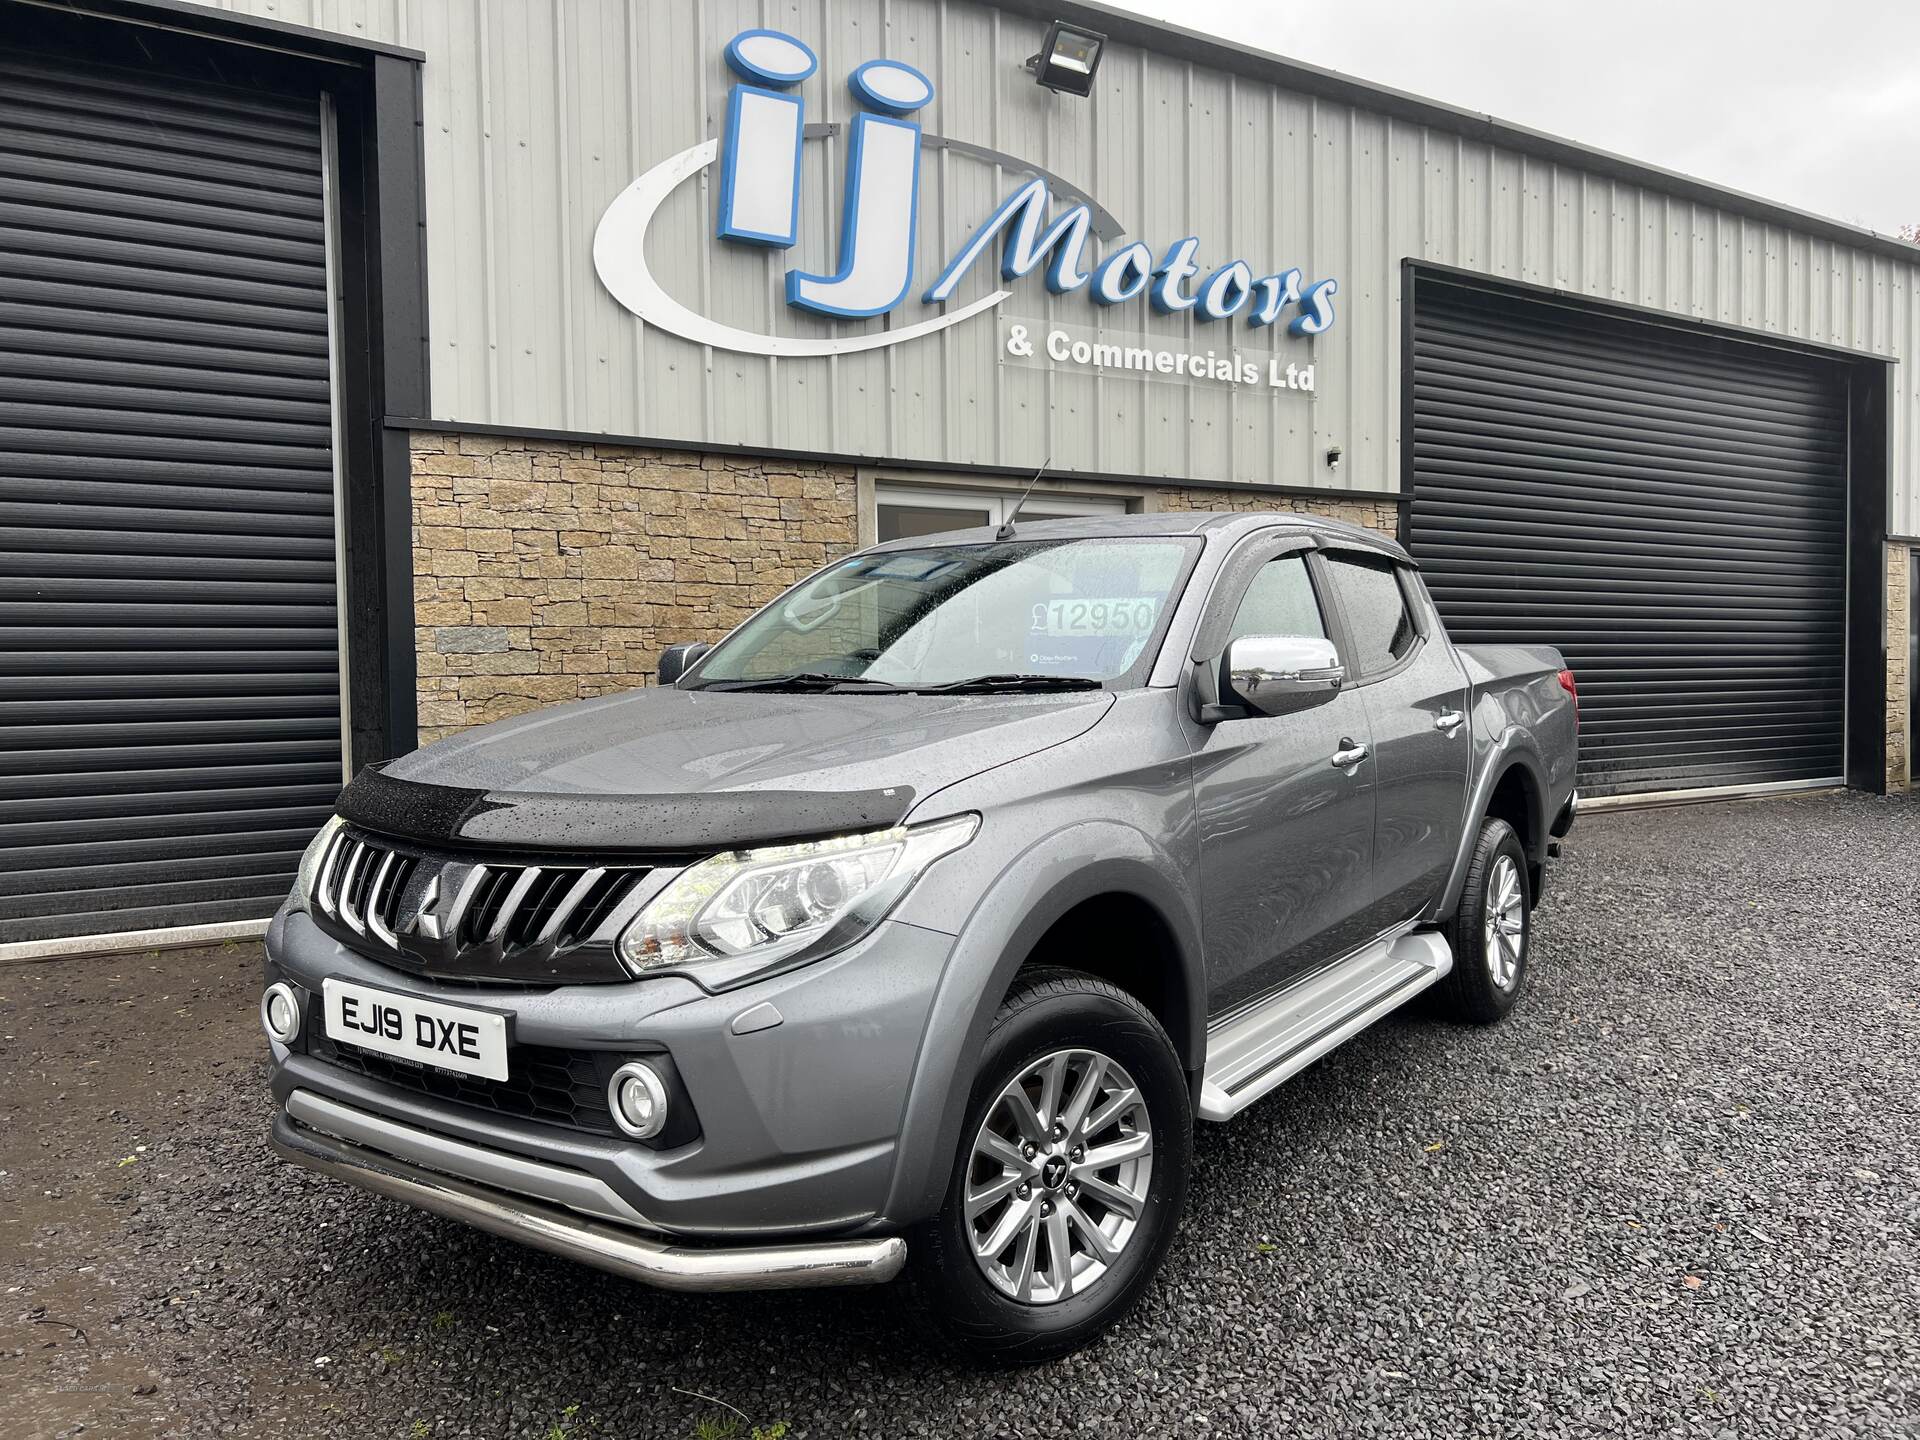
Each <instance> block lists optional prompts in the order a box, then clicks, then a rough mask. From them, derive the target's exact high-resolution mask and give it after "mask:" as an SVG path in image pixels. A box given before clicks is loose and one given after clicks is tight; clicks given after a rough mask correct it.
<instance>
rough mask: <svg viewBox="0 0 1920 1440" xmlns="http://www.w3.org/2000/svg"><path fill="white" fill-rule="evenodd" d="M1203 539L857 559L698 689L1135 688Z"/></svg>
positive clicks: (753, 629) (1024, 543)
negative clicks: (1013, 681)
mask: <svg viewBox="0 0 1920 1440" xmlns="http://www.w3.org/2000/svg"><path fill="white" fill-rule="evenodd" d="M1199 550H1200V544H1199V542H1198V541H1197V540H1192V539H1188V538H1179V539H1172V538H1168V539H1160V538H1154V539H1145V538H1142V539H1131V538H1117V537H1116V538H1111V539H1078V540H1038V539H1035V540H1010V541H994V542H990V543H987V544H973V545H942V544H938V543H935V544H931V545H925V546H916V547H913V548H908V549H900V550H882V551H869V552H866V553H864V554H860V555H853V556H849V557H848V558H847V559H845V560H842V561H841V562H840V563H839V564H838V565H833V566H829V567H828V568H827V569H825V570H823V571H821V572H820V573H819V574H818V575H815V576H814V577H813V578H812V579H810V580H807V581H805V582H803V583H802V584H801V585H800V586H799V587H797V588H796V589H795V590H793V591H792V592H791V593H789V594H788V595H786V596H785V597H783V598H782V599H781V600H779V601H778V602H776V603H774V604H772V605H769V606H768V607H767V608H766V609H764V610H762V611H760V612H759V613H758V614H757V615H755V616H753V617H752V618H751V619H749V620H748V621H747V622H746V623H745V624H743V625H742V626H741V627H740V628H739V629H738V630H736V631H734V633H733V634H732V635H730V636H728V637H727V638H726V639H725V640H723V641H721V642H720V644H719V646H718V647H717V648H716V649H715V650H714V651H713V652H712V653H711V654H710V655H708V656H707V658H706V659H705V660H703V661H702V662H701V663H700V666H699V669H698V670H697V671H696V672H695V674H694V677H693V681H692V688H695V689H698V688H702V687H706V686H714V685H720V686H723V687H724V688H728V689H743V688H751V687H752V686H754V685H769V684H770V685H773V686H776V687H780V688H789V689H791V688H801V687H805V688H819V689H827V690H833V691H835V692H837V693H845V694H872V693H884V692H885V691H887V690H912V689H921V688H927V687H934V686H939V687H946V688H955V687H959V686H965V685H968V684H970V683H977V682H981V681H983V680H985V679H986V678H987V677H998V678H997V679H995V680H993V681H992V684H990V685H987V686H985V687H984V688H992V685H1000V686H1002V687H1005V686H1006V685H1007V683H1008V682H1007V680H1006V677H1008V676H1017V677H1023V678H1024V679H1026V680H1029V681H1039V682H1042V683H1045V682H1049V681H1051V682H1055V683H1058V682H1060V681H1071V682H1077V683H1078V684H1079V685H1092V684H1107V685H1114V686H1127V685H1135V684H1138V683H1139V672H1140V670H1142V669H1143V668H1144V665H1145V663H1146V657H1147V656H1148V655H1149V654H1150V653H1151V648H1152V642H1153V640H1154V637H1155V636H1157V635H1158V634H1159V633H1160V631H1161V629H1162V628H1163V626H1164V624H1165V621H1166V614H1167V604H1168V601H1169V600H1170V599H1171V598H1173V597H1175V596H1177V595H1178V593H1179V584H1180V581H1181V580H1182V578H1183V577H1184V576H1185V575H1186V572H1187V570H1188V568H1189V567H1190V566H1191V565H1192V562H1193V559H1194V557H1195V556H1196V555H1198V553H1199Z"/></svg>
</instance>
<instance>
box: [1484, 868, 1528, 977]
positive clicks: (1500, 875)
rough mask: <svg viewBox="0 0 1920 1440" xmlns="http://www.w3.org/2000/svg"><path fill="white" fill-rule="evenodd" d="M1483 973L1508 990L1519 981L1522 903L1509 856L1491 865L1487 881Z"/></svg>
mask: <svg viewBox="0 0 1920 1440" xmlns="http://www.w3.org/2000/svg"><path fill="white" fill-rule="evenodd" d="M1486 942H1487V943H1486V954H1487V970H1488V972H1489V973H1490V974H1491V975H1492V976H1493V983H1494V984H1495V985H1498V986H1499V987H1500V988H1501V989H1502V990H1511V989H1512V988H1513V986H1514V983H1515V981H1517V980H1518V979H1519V978H1520V959H1521V957H1522V955H1524V954H1525V953H1526V943H1527V911H1526V900H1525V898H1524V895H1523V892H1522V891H1521V889H1520V867H1519V866H1518V865H1515V864H1514V863H1513V857H1512V856H1511V855H1502V856H1500V857H1499V858H1498V859H1496V860H1495V861H1494V862H1493V873H1492V874H1491V875H1489V876H1488V877H1487V913H1486Z"/></svg>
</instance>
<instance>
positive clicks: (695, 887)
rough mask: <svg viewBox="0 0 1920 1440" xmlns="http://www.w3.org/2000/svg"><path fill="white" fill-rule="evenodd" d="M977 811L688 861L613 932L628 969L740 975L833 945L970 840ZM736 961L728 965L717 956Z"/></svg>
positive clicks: (876, 917)
mask: <svg viewBox="0 0 1920 1440" xmlns="http://www.w3.org/2000/svg"><path fill="white" fill-rule="evenodd" d="M979 824H980V817H979V816H977V815H961V816H957V817H956V818H954V819H952V820H940V821H936V822H934V823H933V824H931V825H915V826H911V827H907V826H900V827H896V828H894V829H892V830H874V831H869V832H868V833H866V834H864V835H840V836H836V837H834V838H833V839H831V840H812V841H808V842H806V843H804V844H799V845H773V846H768V847H767V848H765V849H762V850H736V851H730V852H729V853H727V854H724V855H715V856H714V857H712V858H711V859H709V860H702V861H701V862H700V863H699V864H697V865H690V866H688V867H687V868H686V869H685V870H683V871H681V873H680V874H679V876H678V877H676V878H675V879H674V881H673V882H672V883H671V884H670V885H668V886H667V888H666V889H664V890H662V891H661V892H660V893H659V894H658V895H656V896H655V897H654V898H653V899H652V900H651V901H649V902H648V904H647V907H646V909H644V910H642V911H641V912H640V913H639V914H638V915H637V916H635V917H634V920H633V923H632V924H631V925H629V926H628V927H627V928H626V931H625V932H624V933H623V934H622V935H621V936H620V958H621V959H622V960H623V961H625V962H626V964H627V966H628V968H629V969H631V970H633V971H634V972H635V973H642V972H645V971H648V970H659V969H663V968H666V967H669V966H681V965H700V966H702V968H703V970H715V969H717V970H726V971H734V972H736V973H733V974H729V975H727V976H726V977H725V978H726V979H729V980H733V979H739V978H743V977H744V975H745V974H748V973H755V972H758V971H760V970H762V969H765V968H766V967H767V966H768V965H771V964H773V963H775V962H777V961H780V960H784V959H786V958H788V957H789V956H792V955H796V954H798V953H799V952H801V951H803V950H807V949H809V948H810V947H814V946H816V945H818V946H820V948H821V949H822V950H823V951H824V950H825V949H838V948H840V947H841V946H843V945H846V944H850V943H851V942H852V941H853V940H855V939H857V938H858V937H859V936H861V935H863V934H865V933H866V932H867V931H868V930H870V929H872V928H873V927H874V926H875V925H877V924H878V923H879V922H880V921H881V919H882V918H884V917H885V915H886V914H887V912H888V911H889V910H891V909H892V908H893V907H894V905H895V904H896V903H898V901H899V899H900V897H901V896H902V895H904V894H905V893H906V891H907V887H908V886H910V885H911V884H912V883H913V881H914V878H915V877H916V876H918V875H919V873H920V872H921V871H922V870H924V869H926V868H927V866H929V865H931V864H932V863H933V862H934V861H935V860H938V859H939V858H940V857H941V856H942V855H946V854H950V853H951V852H952V851H955V850H958V849H959V848H960V847H961V846H962V845H965V844H966V843H967V842H968V841H969V840H971V839H972V838H973V832H974V830H975V829H976V828H978V826H979ZM730 960H737V961H740V962H742V963H740V964H738V965H735V966H728V965H726V964H725V962H727V961H730Z"/></svg>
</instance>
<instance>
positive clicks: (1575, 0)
mask: <svg viewBox="0 0 1920 1440" xmlns="http://www.w3.org/2000/svg"><path fill="white" fill-rule="evenodd" d="M1110 3H1114V4H1117V5H1119V6H1121V7H1122V8H1125V9H1129V10H1136V11H1139V12H1141V13H1143V14H1148V15H1155V16H1159V17H1162V18H1165V19H1170V20H1173V21H1175V22H1176V23H1178V24H1181V25H1184V26H1186V27H1188V28H1189V29H1196V30H1205V31H1208V32H1210V33H1212V34H1216V35H1220V36H1222V37H1224V38H1226V39H1229V40H1239V41H1244V42H1246V43H1247V44H1250V45H1254V46H1257V47H1258V48H1260V49H1263V50H1271V51H1276V52H1278V53H1279V54H1282V55H1287V56H1290V57H1292V58H1294V59H1298V60H1305V61H1308V62H1310V63H1312V64H1315V65H1323V66H1326V67H1327V68H1328V69H1332V70H1340V71H1344V72H1345V73H1347V74H1349V75H1354V76H1357V77H1359V78H1361V79H1364V80H1371V81H1375V82H1377V83H1380V84H1383V85H1390V86H1393V87H1394V88H1396V89H1400V90H1409V91H1412V92H1413V93H1414V94H1416V95H1424V96H1426V97H1428V98H1430V99H1434V100H1443V101H1446V102H1447V103H1449V104H1452V105H1458V106H1462V107H1464V108H1467V109H1471V110H1479V111H1485V112H1487V113H1490V114H1493V115H1497V116H1499V117H1500V118H1501V119H1503V120H1510V121H1513V122H1514V123H1516V124H1520V125H1527V126H1531V127H1533V128H1534V129H1536V130H1546V131H1549V132H1551V133H1553V134H1557V135H1562V136H1565V137H1566V138H1567V139H1570V140H1575V141H1578V142H1580V143H1582V144H1585V145H1592V146H1596V147H1598V148H1600V149H1602V150H1612V151H1616V152H1618V153H1619V154H1622V155H1627V156H1630V157H1631V158H1633V159H1635V160H1643V161H1646V162H1648V163H1651V164H1654V165H1660V166H1664V167H1665V168H1667V169H1670V170H1678V171H1681V172H1683V173H1686V174H1689V175H1694V176H1698V177H1699V178H1700V179H1703V180H1709V181H1712V182H1714V183H1715V184H1719V185H1725V186H1729V187H1731V188H1733V189H1736V190H1745V191H1749V192H1751V193H1752V194H1755V195H1759V196H1762V197H1764V198H1766V199H1769V200H1776V201H1780V202H1783V203H1785V204H1788V205H1797V206H1799V207H1801V208H1802V209H1806V210H1812V211H1816V212H1818V213H1820V214H1822V215H1829V216H1832V217H1834V218H1836V219H1840V220H1848V221H1851V222H1852V223H1854V224H1856V225H1866V226H1870V227H1872V228H1873V229H1875V230H1880V231H1885V232H1888V233H1891V232H1894V231H1897V230H1898V229H1899V227H1900V226H1901V225H1903V224H1906V225H1912V224H1920V3H1916V0H1824V3H1818V4H1813V5H1806V4H1802V3H1795V0H1612V3H1608V4H1605V5H1596V4H1594V3H1593V0H1336V3H1333V4H1324V3H1321V4H1302V3H1299V0H1284V3H1283V0H1110Z"/></svg>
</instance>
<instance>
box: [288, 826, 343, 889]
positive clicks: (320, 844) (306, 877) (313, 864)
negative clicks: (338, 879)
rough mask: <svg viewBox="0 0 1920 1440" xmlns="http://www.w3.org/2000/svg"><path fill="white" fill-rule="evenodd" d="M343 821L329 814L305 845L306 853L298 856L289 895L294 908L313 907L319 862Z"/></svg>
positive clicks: (325, 855) (318, 875)
mask: <svg viewBox="0 0 1920 1440" xmlns="http://www.w3.org/2000/svg"><path fill="white" fill-rule="evenodd" d="M343 823H344V822H343V821H342V820H341V819H340V817H339V816H338V815H329V816H328V817H327V823H326V824H324V825H322V826H321V827H320V833H319V834H318V835H316V836H314V837H313V843H312V844H311V845H309V846H307V853H306V854H304V855H302V856H301V857H300V869H299V870H298V872H296V873H295V875H294V877H293V894H292V896H291V897H289V903H291V904H292V906H293V908H294V909H296V910H310V909H312V908H313V887H314V885H315V884H316V883H317V882H318V881H319V879H320V862H321V861H322V860H324V859H326V858H327V846H329V845H331V844H332V843H333V837H334V836H335V835H336V834H338V833H339V830H340V826H341V825H342V824H343Z"/></svg>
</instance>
